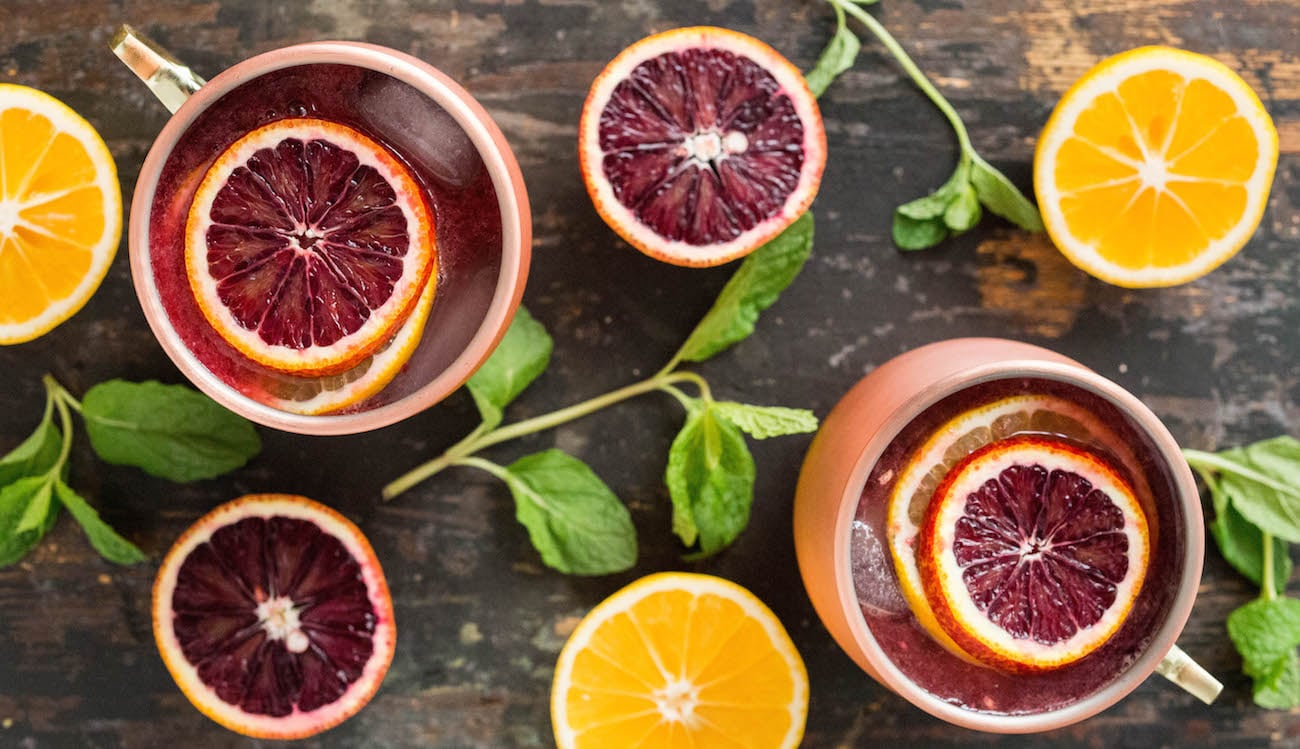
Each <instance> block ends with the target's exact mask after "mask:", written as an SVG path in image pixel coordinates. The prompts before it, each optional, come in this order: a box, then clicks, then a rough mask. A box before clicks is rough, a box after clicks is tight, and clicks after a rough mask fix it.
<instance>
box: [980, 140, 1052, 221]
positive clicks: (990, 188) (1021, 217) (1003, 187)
mask: <svg viewBox="0 0 1300 749" xmlns="http://www.w3.org/2000/svg"><path fill="white" fill-rule="evenodd" d="M971 156H972V159H971V176H970V179H971V184H973V185H975V193H976V194H977V195H978V196H979V199H980V202H981V203H983V204H984V207H985V208H987V209H989V210H990V211H992V212H994V213H996V214H997V215H999V216H1001V217H1002V218H1005V219H1006V220H1008V221H1010V222H1011V223H1013V224H1015V225H1016V226H1019V227H1020V228H1021V229H1025V230H1027V231H1042V230H1043V217H1042V216H1040V215H1039V214H1038V208H1036V207H1035V206H1034V204H1033V203H1031V202H1029V199H1028V198H1026V197H1025V196H1024V195H1023V194H1022V193H1021V192H1020V190H1019V189H1017V188H1016V186H1015V185H1013V184H1012V183H1011V180H1009V179H1007V178H1006V175H1004V174H1003V173H1002V172H999V171H998V170H997V169H995V168H994V167H993V166H992V165H991V164H989V163H988V162H987V161H985V160H984V159H981V158H980V157H979V156H975V155H974V154H972V155H971Z"/></svg>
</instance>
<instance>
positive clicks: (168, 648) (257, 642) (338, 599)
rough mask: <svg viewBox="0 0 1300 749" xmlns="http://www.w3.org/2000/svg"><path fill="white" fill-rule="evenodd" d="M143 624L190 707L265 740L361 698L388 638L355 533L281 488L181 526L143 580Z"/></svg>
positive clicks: (382, 598)
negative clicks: (149, 587) (146, 590)
mask: <svg viewBox="0 0 1300 749" xmlns="http://www.w3.org/2000/svg"><path fill="white" fill-rule="evenodd" d="M153 628H154V639H155V640H156V642H157V644H158V651H159V653H161V654H162V659H163V662H164V663H166V664H167V670H168V671H170V672H171V674H172V678H174V679H175V680H176V684H177V685H178V686H180V688H181V691H182V692H184V693H185V696H186V697H188V698H189V699H190V701H191V702H192V703H194V706H195V707H197V708H198V709H199V711H200V712H202V713H203V714H205V715H207V716H208V717H209V718H212V719H213V720H215V721H216V722H218V723H220V724H221V725H223V726H225V727H226V728H229V729H231V730H233V731H238V732H239V733H242V734H246V735H248V736H256V737H259V738H275V739H289V738H302V737H304V736H310V735H313V734H316V733H319V732H320V731H323V730H325V729H327V728H330V727H332V726H335V725H337V724H339V723H341V722H342V721H344V720H346V719H347V718H349V717H350V716H352V715H353V714H354V713H356V712H357V711H358V710H360V709H361V708H362V707H364V706H365V704H366V703H367V702H368V701H369V700H370V698H371V696H372V695H374V693H375V690H376V689H378V688H379V684H380V682H381V681H383V678H384V674H385V673H387V671H388V665H389V663H391V662H392V659H393V645H394V642H395V640H396V630H395V627H394V624H393V605H392V600H391V599H390V598H389V594H388V583H387V582H386V581H385V579H384V573H383V570H382V569H380V567H379V562H378V560H376V559H375V553H374V550H373V549H371V548H370V544H369V542H367V541H366V538H365V536H363V535H362V534H361V531H360V530H358V529H357V527H356V526H355V525H353V524H352V523H351V522H349V521H348V520H347V519H346V518H344V517H343V516H342V515H339V514H338V513H337V512H335V511H333V510H331V509H330V508H328V507H325V506H324V505H321V504H318V503H316V502H313V501H311V500H310V499H307V498H305V497H297V496H292V495H285V494H256V495H248V496H246V497H241V498H240V499H236V500H234V501H232V502H228V503H226V504H224V505H222V506H220V507H218V508H217V509H215V510H213V511H212V512H210V513H208V514H207V515H205V516H203V517H202V518H200V519H199V520H198V522H196V523H194V525H192V526H190V528H189V530H187V531H186V532H185V533H184V534H182V535H181V537H180V539H178V540H177V541H176V544H175V545H174V546H173V547H172V549H171V551H170V552H168V554H167V557H166V559H164V560H163V564H162V568H161V569H159V570H158V577H157V580H156V581H155V583H154V589H153Z"/></svg>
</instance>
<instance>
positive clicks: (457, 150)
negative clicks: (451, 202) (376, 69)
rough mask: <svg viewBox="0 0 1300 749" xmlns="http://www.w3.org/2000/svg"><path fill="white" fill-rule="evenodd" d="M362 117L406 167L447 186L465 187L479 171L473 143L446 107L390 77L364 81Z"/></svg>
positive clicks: (361, 105) (478, 161)
mask: <svg viewBox="0 0 1300 749" xmlns="http://www.w3.org/2000/svg"><path fill="white" fill-rule="evenodd" d="M358 98H359V104H360V106H359V109H360V111H361V116H362V117H364V118H365V119H366V121H367V122H368V123H369V124H370V126H371V127H372V128H373V129H374V131H375V132H381V133H383V134H384V137H385V139H387V140H389V141H390V143H389V145H391V146H393V147H394V148H395V149H396V150H398V151H400V152H401V153H402V155H404V156H405V157H406V158H407V159H410V160H411V162H412V164H411V166H413V167H416V168H417V169H419V170H422V171H424V172H426V173H428V174H430V175H431V176H432V177H434V178H435V179H437V180H439V181H440V182H443V183H445V184H446V185H447V186H450V187H464V186H465V185H466V184H468V183H469V181H470V180H471V179H472V178H474V176H475V175H477V174H478V173H479V171H480V163H481V161H482V159H481V158H480V157H479V155H478V151H477V150H475V148H474V143H473V142H472V141H471V140H470V139H469V136H468V135H467V134H466V133H465V131H464V130H463V129H462V128H461V126H460V125H459V124H458V123H457V122H456V120H454V119H452V116H451V115H450V114H448V113H447V111H446V110H445V109H443V108H442V107H440V106H438V104H437V103H435V102H434V101H433V100H432V99H430V98H429V97H427V96H425V95H424V94H422V93H420V92H419V91H417V90H416V89H415V88H413V87H412V86H410V85H408V84H406V83H403V82H402V81H399V80H396V79H394V78H379V79H376V80H374V81H371V82H369V83H367V84H366V85H365V86H364V87H363V88H362V90H361V92H360V95H359V97H358Z"/></svg>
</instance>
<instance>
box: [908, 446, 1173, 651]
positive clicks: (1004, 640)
mask: <svg viewBox="0 0 1300 749" xmlns="http://www.w3.org/2000/svg"><path fill="white" fill-rule="evenodd" d="M1149 557H1150V539H1149V536H1148V533H1147V522H1146V518H1145V516H1144V514H1143V512H1142V508H1141V507H1140V506H1139V505H1138V501H1137V498H1136V497H1135V496H1134V493H1133V490H1132V488H1131V487H1130V486H1129V485H1128V483H1127V482H1126V481H1125V480H1124V479H1123V477H1121V476H1120V474H1119V472H1118V471H1117V470H1115V469H1114V468H1113V467H1112V466H1111V465H1110V464H1109V463H1107V462H1105V461H1103V460H1102V459H1100V458H1099V457H1098V456H1096V455H1094V454H1093V453H1091V452H1088V451H1086V450H1083V449H1081V448H1079V447H1076V446H1074V445H1072V444H1070V443H1067V442H1063V441H1060V440H1054V439H1048V438H1044V437H1013V438H1011V439H1006V440H1002V441H999V442H994V443H993V444H990V445H987V446H985V447H984V448H982V449H980V450H977V451H975V452H974V453H972V454H971V455H970V456H969V457H967V458H966V459H965V460H963V461H962V462H961V463H959V464H957V466H956V467H954V468H953V469H952V471H950V472H949V474H948V477H947V478H946V479H944V482H943V483H942V484H940V485H939V488H938V489H937V490H936V491H935V494H934V498H933V500H932V501H931V502H930V507H929V509H928V510H927V511H926V515H925V522H924V524H923V525H922V527H921V533H920V536H919V543H918V544H917V550H916V559H917V567H918V568H919V569H920V572H921V582H922V585H923V587H924V589H925V595H926V597H927V599H928V600H929V602H930V607H931V608H932V609H933V610H934V613H935V618H936V619H937V620H938V622H939V624H940V626H942V627H943V629H944V631H945V632H947V633H948V635H949V637H951V638H952V639H953V640H954V641H955V642H956V643H957V644H958V645H959V646H960V647H961V649H962V650H963V651H964V652H966V653H969V654H970V655H972V656H974V657H975V658H976V659H978V660H979V661H980V662H982V663H984V664H986V665H988V666H992V667H994V668H998V669H1001V670H1004V671H1009V672H1013V673H1036V672H1041V671H1047V670H1051V669H1055V668H1059V667H1061V666H1064V665H1067V664H1070V663H1074V662H1075V661H1078V660H1079V659H1080V658H1083V657H1084V656H1086V655H1088V654H1089V653H1091V652H1093V651H1094V650H1096V649H1097V648H1099V647H1101V646H1102V645H1103V644H1105V643H1106V641H1107V640H1109V639H1110V637H1111V636H1112V635H1114V634H1115V632H1117V631H1118V630H1119V628H1120V626H1121V625H1122V624H1123V623H1124V621H1125V619H1126V618H1127V617H1128V614H1129V612H1130V611H1131V610H1132V608H1133V602H1134V600H1136V598H1137V595H1138V592H1139V591H1140V590H1141V589H1142V585H1143V582H1144V580H1145V578H1146V570H1147V562H1148V559H1149Z"/></svg>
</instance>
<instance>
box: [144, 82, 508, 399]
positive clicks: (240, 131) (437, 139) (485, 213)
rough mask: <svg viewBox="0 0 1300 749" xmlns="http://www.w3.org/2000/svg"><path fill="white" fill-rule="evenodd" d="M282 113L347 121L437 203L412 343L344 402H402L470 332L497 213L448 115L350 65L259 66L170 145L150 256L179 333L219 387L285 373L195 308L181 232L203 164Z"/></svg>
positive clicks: (276, 379)
mask: <svg viewBox="0 0 1300 749" xmlns="http://www.w3.org/2000/svg"><path fill="white" fill-rule="evenodd" d="M286 117H318V118H321V119H326V120H332V121H334V122H338V123H342V124H344V125H348V126H350V127H353V128H355V129H357V130H360V131H361V132H363V133H364V134H366V135H368V136H370V137H371V138H372V139H374V140H375V141H377V142H379V143H380V144H381V145H383V146H384V147H385V148H387V149H388V150H389V151H390V152H392V153H393V154H394V155H395V156H396V157H397V158H398V159H400V160H401V161H403V162H404V163H405V164H406V165H407V167H409V168H410V170H411V173H412V174H413V175H414V176H415V178H416V180H417V181H418V182H419V183H420V186H421V188H422V189H423V190H424V191H425V197H426V198H427V200H428V202H429V204H430V205H431V206H432V207H433V212H434V219H435V224H436V233H437V241H438V291H437V296H436V297H435V300H434V304H433V309H432V311H431V312H430V314H429V320H428V323H427V324H426V326H425V332H424V337H423V339H422V340H421V342H420V346H419V348H418V349H417V350H416V351H415V353H414V354H413V355H412V356H411V359H410V361H409V362H408V363H407V365H406V368H405V369H404V370H403V372H402V373H401V374H399V375H398V376H397V378H396V379H394V380H393V382H391V383H390V384H389V385H388V386H387V387H386V388H384V390H383V391H382V392H380V393H379V394H378V395H376V396H375V397H373V398H371V399H369V400H368V401H366V402H365V403H362V404H360V405H358V406H354V407H352V408H350V409H348V410H365V409H369V408H375V407H377V406H380V405H383V404H385V403H389V402H392V401H394V400H397V399H399V398H402V397H404V396H406V395H409V394H410V393H412V392H414V391H415V390H417V389H419V387H420V386H421V385H423V384H424V383H425V382H427V381H428V380H429V379H430V378H431V377H433V376H435V375H437V374H438V373H439V372H441V371H442V370H444V369H445V368H446V367H447V366H448V365H449V364H450V363H451V362H452V361H453V360H454V359H455V358H456V356H457V355H459V353H460V352H461V351H462V350H463V349H464V348H465V346H466V345H467V344H468V343H469V340H470V339H471V338H472V337H473V336H474V333H475V332H477V330H478V327H479V325H480V324H481V323H482V321H483V319H484V317H485V316H486V314H487V310H488V307H489V306H490V305H491V302H492V297H493V293H494V291H495V289H496V283H497V277H498V275H499V274H500V270H501V255H502V244H501V242H502V228H501V211H500V206H499V205H498V203H497V196H496V190H495V189H494V187H493V185H492V180H491V177H490V176H489V175H488V172H487V167H486V165H485V164H484V163H483V159H482V158H481V157H480V155H479V153H478V151H477V150H476V149H475V148H474V146H473V143H472V142H471V141H470V140H469V138H468V136H467V135H466V134H465V132H464V131H463V130H462V129H461V128H460V126H459V125H457V124H456V123H455V121H454V120H453V119H452V118H451V116H450V115H449V114H447V112H446V111H444V110H443V109H442V108H441V107H439V106H438V105H437V104H436V103H435V102H433V101H432V100H431V99H429V98H428V97H426V96H425V95H424V94H422V93H420V92H419V91H418V90H417V89H415V88H414V87H413V86H411V85H409V84H407V83H405V82H403V81H399V80H397V79H396V78H393V77H391V76H388V75H385V74H383V73H379V72H376V71H373V70H367V69H365V68H360V67H355V66H351V65H335V64H329V65H326V64H313V65H300V66H297V67H291V68H285V69H282V70H275V71H271V72H268V73H265V74H263V75H261V76H259V77H257V78H254V79H252V80H250V81H248V82H246V83H244V84H242V85H240V86H239V87H237V88H235V89H234V90H232V91H230V92H229V93H227V94H226V95H224V96H222V97H220V98H219V99H217V100H216V101H214V102H213V103H212V104H211V105H210V106H209V107H208V108H207V109H206V110H205V111H204V112H203V113H201V114H200V115H199V116H198V117H197V118H196V119H195V121H194V122H193V123H192V124H191V125H190V127H189V129H188V130H186V132H185V133H184V135H182V136H181V138H180V140H179V141H178V142H177V144H176V147H175V148H174V149H173V150H172V153H171V155H170V156H169V157H168V159H167V162H166V164H164V166H163V169H162V174H161V175H160V177H159V181H158V187H157V190H156V191H155V192H154V198H153V205H152V208H151V212H150V220H149V252H150V257H151V261H152V266H153V272H154V279H155V282H156V284H157V286H158V292H159V296H160V297H161V300H162V305H163V308H164V309H165V310H166V312H167V316H168V318H169V319H170V320H171V323H172V325H173V327H175V328H176V331H177V333H178V334H179V335H180V338H181V340H182V341H183V342H184V343H185V345H186V346H187V347H188V348H189V349H190V351H192V352H193V353H194V355H195V356H196V357H197V358H198V360H199V361H200V362H201V363H202V364H203V366H205V367H207V368H208V369H209V370H210V371H211V372H212V373H213V374H215V375H216V376H217V377H219V378H220V379H221V380H222V381H224V382H225V383H226V384H228V385H230V386H231V387H233V388H235V389H236V390H239V391H240V392H242V393H244V394H245V395H247V396H249V397H251V398H253V399H255V400H263V401H265V400H266V399H267V398H268V392H272V391H275V390H276V389H277V386H278V385H279V383H280V382H281V381H282V380H283V378H284V376H283V375H280V374H278V373H276V372H273V371H271V370H269V369H266V368H264V367H261V366H259V365H257V364H255V363H253V362H251V361H249V360H248V359H247V358H245V357H244V356H243V355H241V354H240V353H239V352H237V351H235V350H234V349H233V348H231V347H230V346H229V344H227V343H226V342H225V341H224V340H223V339H222V338H221V337H220V336H219V335H217V333H216V332H215V331H213V330H212V329H211V327H209V325H208V323H207V321H206V320H205V319H204V318H203V314H202V312H200V311H199V308H198V305H197V304H196V303H195V301H194V298H193V296H192V294H191V292H190V286H189V281H188V279H187V277H186V272H185V244H184V241H185V240H184V232H185V221H186V216H187V214H188V212H189V207H190V203H191V201H192V200H193V198H194V193H195V191H196V190H197V189H198V185H199V182H200V181H202V179H203V175H204V174H205V173H206V171H207V169H208V167H209V166H210V165H211V164H212V162H213V161H215V160H216V158H217V157H218V156H220V155H221V153H222V152H223V151H224V150H225V149H226V148H227V147H229V146H230V145H231V144H232V143H234V142H235V141H236V140H238V139H239V138H240V137H241V136H243V135H245V134H246V133H248V132H250V131H252V130H255V129H256V128H258V127H261V126H263V125H266V124H268V123H271V122H274V121H276V120H280V119H284V118H286Z"/></svg>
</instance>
